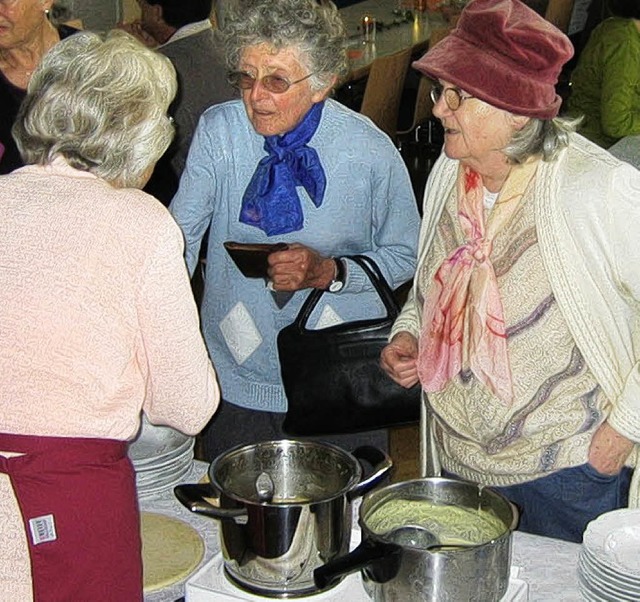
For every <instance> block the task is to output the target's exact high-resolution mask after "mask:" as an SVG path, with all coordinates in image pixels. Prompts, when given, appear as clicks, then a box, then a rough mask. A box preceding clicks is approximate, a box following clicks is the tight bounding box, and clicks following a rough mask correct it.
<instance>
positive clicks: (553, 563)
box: [140, 462, 582, 602]
mask: <svg viewBox="0 0 640 602" xmlns="http://www.w3.org/2000/svg"><path fill="white" fill-rule="evenodd" d="M207 467H208V464H206V463H204V462H194V466H193V469H192V470H191V473H190V474H189V475H188V476H187V477H186V478H185V482H190V483H197V482H198V481H200V479H201V478H202V477H203V476H204V475H205V474H206V471H207ZM354 506H355V504H354ZM140 508H141V510H143V511H149V512H158V513H161V514H166V515H168V516H172V517H174V518H178V519H181V520H183V521H185V522H187V523H189V524H190V525H191V526H192V527H194V528H195V529H196V530H197V531H198V532H199V533H200V535H201V536H202V538H203V539H204V542H205V547H206V551H205V556H204V559H203V561H202V563H201V564H200V566H202V565H203V564H204V563H206V562H208V561H209V560H211V558H213V556H214V555H215V554H216V553H217V552H218V551H219V549H220V544H219V541H218V522H217V521H216V520H215V519H212V518H207V517H203V516H199V515H197V514H193V513H192V512H190V511H189V510H187V509H186V508H184V507H183V506H182V505H181V504H180V502H178V500H177V499H175V497H174V495H173V492H172V491H167V492H165V493H163V494H158V495H156V496H154V497H152V498H148V499H144V500H141V502H140ZM579 553H580V545H578V544H575V543H569V542H566V541H560V540H558V539H550V538H547V537H539V536H537V535H530V534H528V533H520V532H518V531H516V532H515V533H514V534H513V558H512V566H514V567H518V568H519V571H518V578H519V579H522V580H523V581H525V582H526V583H527V585H528V588H529V601H530V602H535V601H541V602H543V601H544V602H550V601H554V602H555V601H562V602H580V600H582V598H581V596H580V593H579V590H578V573H577V566H578V554H579ZM198 568H200V567H198ZM196 570H197V569H196ZM194 573H195V570H194ZM185 581H186V580H185ZM185 581H182V582H180V583H178V584H176V585H174V586H172V587H169V588H166V589H163V590H159V591H156V592H153V593H149V594H146V595H145V598H144V599H145V602H174V601H175V600H177V599H179V598H181V597H182V596H184V584H185Z"/></svg>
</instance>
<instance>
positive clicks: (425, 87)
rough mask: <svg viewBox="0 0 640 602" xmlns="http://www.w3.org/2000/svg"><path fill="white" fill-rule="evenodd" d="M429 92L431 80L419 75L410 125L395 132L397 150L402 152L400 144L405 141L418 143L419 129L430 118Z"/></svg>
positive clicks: (430, 102)
mask: <svg viewBox="0 0 640 602" xmlns="http://www.w3.org/2000/svg"><path fill="white" fill-rule="evenodd" d="M430 92H431V80H430V79H429V78H428V77H426V76H425V75H421V76H420V81H419V82H418V92H417V93H416V102H415V106H414V109H413V119H412V120H411V125H410V126H409V127H408V128H407V129H406V130H398V132H397V146H398V149H400V150H402V143H403V142H405V141H406V140H407V139H413V140H414V141H415V142H418V140H419V135H420V129H421V128H422V127H423V125H424V124H425V123H427V121H428V119H429V117H431V110H432V109H433V102H432V101H431V97H430V96H429V93H430Z"/></svg>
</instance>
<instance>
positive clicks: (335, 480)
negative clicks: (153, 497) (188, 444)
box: [174, 440, 392, 598]
mask: <svg viewBox="0 0 640 602" xmlns="http://www.w3.org/2000/svg"><path fill="white" fill-rule="evenodd" d="M361 461H363V462H366V463H367V464H368V465H369V466H370V467H372V470H371V471H370V472H371V474H370V475H369V476H367V477H366V478H363V472H364V471H363V468H362V467H361V464H360V462H361ZM391 465H392V462H391V459H390V458H389V456H388V455H387V454H385V453H384V452H382V451H381V450H379V449H377V448H374V447H368V446H365V447H360V448H358V449H356V450H355V451H354V452H353V454H350V453H348V452H346V451H344V450H342V449H340V448H338V447H336V446H334V445H330V444H328V443H320V442H311V441H292V440H280V441H265V442H262V443H257V444H255V445H247V446H241V447H237V448H234V449H232V450H230V451H229V452H226V453H224V454H222V455H221V456H219V457H218V458H216V460H214V462H213V463H212V464H211V466H210V468H209V479H210V486H209V485H202V484H195V485H179V486H177V487H176V488H175V490H174V491H175V494H176V496H177V498H178V499H179V500H180V502H182V503H183V504H184V505H185V506H186V507H187V508H189V509H190V510H191V511H192V512H197V513H199V514H205V515H207V516H211V517H213V518H216V519H219V520H220V521H221V528H220V542H221V547H222V554H223V559H224V566H225V571H226V573H227V575H228V576H229V577H230V578H231V579H232V581H234V582H235V583H236V584H237V585H239V586H240V587H241V588H243V589H245V590H248V591H250V592H252V593H256V594H259V595H263V596H270V597H276V598H290V597H297V596H304V595H307V594H310V593H316V592H317V591H319V590H320V589H328V588H329V587H332V586H333V585H335V584H336V583H337V582H336V583H333V582H332V583H330V584H327V585H326V586H325V587H323V588H318V587H317V586H316V585H315V583H314V580H313V571H314V569H316V568H317V567H319V566H321V565H322V564H323V563H325V562H328V561H330V560H331V559H332V558H335V557H336V556H339V555H341V554H345V553H346V552H348V551H349V543H350V539H351V523H352V510H351V501H352V500H353V499H354V498H355V497H357V496H360V495H363V494H364V493H366V492H367V491H369V490H370V489H372V488H373V487H375V486H376V485H378V484H379V483H380V482H381V481H382V479H384V478H385V477H386V476H387V475H388V474H389V472H390V470H391ZM265 473H266V475H268V477H265V476H264V475H265ZM265 479H266V482H267V483H269V480H270V482H271V483H273V487H272V491H266V492H265V491H263V482H264V481H265ZM269 488H270V487H268V488H267V489H269ZM205 497H208V498H211V497H214V498H216V500H217V504H218V505H217V506H216V505H212V504H210V503H209V502H207V501H206V500H205V499H204V498H205ZM218 506H219V507H218Z"/></svg>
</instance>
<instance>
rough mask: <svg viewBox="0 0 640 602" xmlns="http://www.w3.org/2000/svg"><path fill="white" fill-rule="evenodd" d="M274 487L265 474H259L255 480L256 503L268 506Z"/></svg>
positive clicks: (267, 474)
mask: <svg viewBox="0 0 640 602" xmlns="http://www.w3.org/2000/svg"><path fill="white" fill-rule="evenodd" d="M274 490H275V486H274V484H273V479H272V478H271V477H270V476H269V473H267V472H261V473H260V474H259V475H258V477H257V478H256V493H257V494H258V501H260V502H263V503H266V504H268V503H269V502H270V501H271V500H272V499H273V493H274Z"/></svg>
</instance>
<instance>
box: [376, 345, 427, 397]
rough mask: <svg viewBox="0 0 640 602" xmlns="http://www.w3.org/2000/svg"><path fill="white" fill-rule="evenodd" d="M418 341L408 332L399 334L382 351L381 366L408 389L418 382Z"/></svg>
mask: <svg viewBox="0 0 640 602" xmlns="http://www.w3.org/2000/svg"><path fill="white" fill-rule="evenodd" d="M417 359H418V341H417V339H416V338H415V337H414V336H413V335H412V334H409V333H408V332H399V333H398V334H397V335H395V336H394V337H393V339H391V342H390V343H389V344H388V345H387V346H386V347H385V348H384V349H383V350H382V354H381V355H380V366H381V367H382V369H383V370H384V371H385V372H386V373H387V374H388V375H389V376H390V377H391V378H392V379H393V380H394V381H396V382H397V383H398V384H399V385H401V386H403V387H406V388H407V389H409V388H411V387H413V385H415V384H416V383H417V382H418V365H417Z"/></svg>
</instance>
